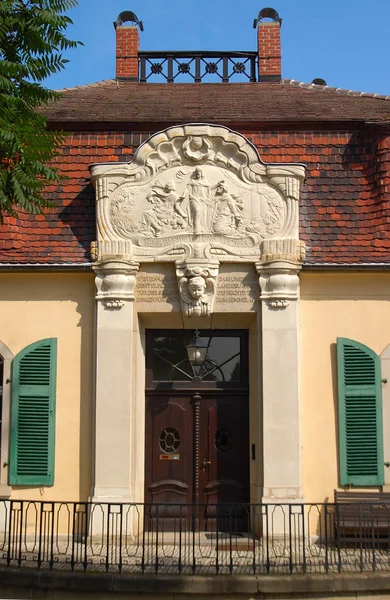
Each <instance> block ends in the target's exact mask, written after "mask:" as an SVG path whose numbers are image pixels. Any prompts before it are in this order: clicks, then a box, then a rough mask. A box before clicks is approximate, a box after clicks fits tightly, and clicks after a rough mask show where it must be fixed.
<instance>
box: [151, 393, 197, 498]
mask: <svg viewBox="0 0 390 600" xmlns="http://www.w3.org/2000/svg"><path fill="white" fill-rule="evenodd" d="M188 400H189V399H188V397H183V398H180V397H179V398H169V397H168V398H167V397H161V396H149V397H148V398H147V407H146V455H145V461H146V473H145V483H146V498H145V501H146V502H152V503H155V504H156V503H160V504H164V503H166V504H180V503H182V504H186V503H190V502H192V479H193V476H192V444H191V443H188V441H189V440H191V439H192V410H191V405H190V403H189V401H188Z"/></svg>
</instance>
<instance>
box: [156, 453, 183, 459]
mask: <svg viewBox="0 0 390 600" xmlns="http://www.w3.org/2000/svg"><path fill="white" fill-rule="evenodd" d="M160 460H180V454H160Z"/></svg>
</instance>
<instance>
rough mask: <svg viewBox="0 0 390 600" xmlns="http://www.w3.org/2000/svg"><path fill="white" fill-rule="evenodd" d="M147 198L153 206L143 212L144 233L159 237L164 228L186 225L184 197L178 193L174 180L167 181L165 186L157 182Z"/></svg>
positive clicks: (142, 224)
mask: <svg viewBox="0 0 390 600" xmlns="http://www.w3.org/2000/svg"><path fill="white" fill-rule="evenodd" d="M146 198H147V200H148V201H149V202H150V203H151V204H152V208H151V209H149V210H146V211H145V212H144V213H143V214H142V217H141V227H142V229H141V231H142V233H146V234H148V233H152V234H153V235H154V236H156V237H157V236H159V235H160V234H161V231H162V230H163V229H174V230H175V229H184V228H185V227H186V225H187V215H186V213H185V211H184V210H183V209H182V207H181V203H182V201H183V199H184V197H183V196H179V194H177V193H176V186H175V184H174V182H173V181H167V183H166V184H165V185H164V186H162V185H161V184H160V183H159V182H156V187H154V188H153V189H152V190H151V192H150V193H149V194H148V195H147V197H146Z"/></svg>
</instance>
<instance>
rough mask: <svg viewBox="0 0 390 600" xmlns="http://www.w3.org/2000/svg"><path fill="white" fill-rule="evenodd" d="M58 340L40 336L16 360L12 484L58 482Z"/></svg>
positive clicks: (48, 483)
mask: <svg viewBox="0 0 390 600" xmlns="http://www.w3.org/2000/svg"><path fill="white" fill-rule="evenodd" d="M56 362H57V340H56V339H55V338H50V339H46V340H40V341H39V342H36V343H34V344H31V345H30V346H27V348H24V349H23V350H22V351H21V352H19V354H17V356H15V358H14V360H13V362H12V404H11V441H10V469H9V484H10V485H53V484H54V432H55V394H56Z"/></svg>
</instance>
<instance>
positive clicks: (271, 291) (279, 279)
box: [256, 261, 301, 309]
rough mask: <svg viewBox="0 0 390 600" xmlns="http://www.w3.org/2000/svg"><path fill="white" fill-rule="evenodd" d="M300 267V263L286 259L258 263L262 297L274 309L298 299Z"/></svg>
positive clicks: (281, 307) (284, 306)
mask: <svg viewBox="0 0 390 600" xmlns="http://www.w3.org/2000/svg"><path fill="white" fill-rule="evenodd" d="M300 268H301V267H300V265H298V264H294V263H288V262H286V261H274V262H271V263H268V264H263V263H257V264H256V269H257V272H258V274H259V284H260V290H261V293H260V299H261V300H263V301H264V302H266V303H267V305H268V306H269V307H270V308H273V309H283V308H286V306H288V305H289V302H290V301H291V300H298V298H299V277H298V273H299V271H300Z"/></svg>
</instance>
